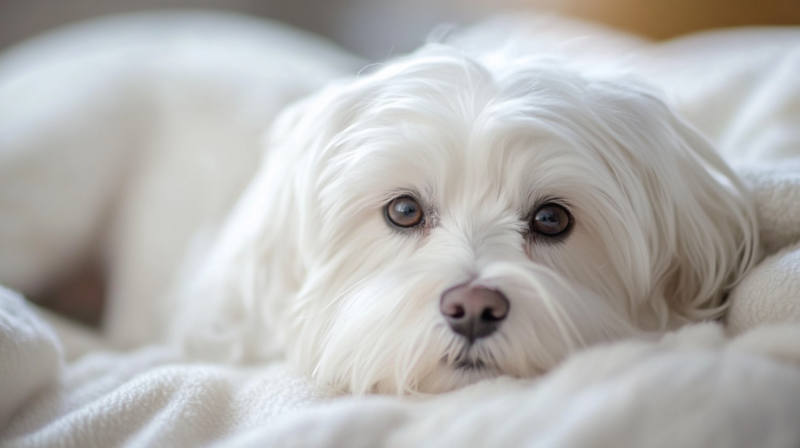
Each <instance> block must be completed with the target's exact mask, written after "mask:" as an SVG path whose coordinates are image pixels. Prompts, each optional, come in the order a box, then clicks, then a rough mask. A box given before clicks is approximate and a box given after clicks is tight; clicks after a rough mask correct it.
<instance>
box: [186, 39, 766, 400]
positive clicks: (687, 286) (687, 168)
mask: <svg viewBox="0 0 800 448" xmlns="http://www.w3.org/2000/svg"><path fill="white" fill-rule="evenodd" d="M487 61H489V57H488V56H482V55H477V56H473V57H471V56H469V55H465V54H463V53H462V52H460V51H458V50H455V49H453V48H449V47H447V46H444V45H439V44H434V45H429V46H427V47H425V48H423V49H421V50H419V51H418V52H416V53H414V54H412V55H410V56H408V57H405V58H402V59H400V60H397V61H395V62H392V63H390V64H388V65H386V66H385V67H381V68H380V69H379V70H377V71H376V72H375V73H372V74H369V75H361V76H360V77H359V78H358V79H356V80H353V81H348V82H342V83H338V84H335V85H331V86H329V87H328V88H326V89H324V90H323V91H322V92H320V93H318V94H316V95H314V96H312V97H310V98H308V99H306V100H304V101H302V102H301V103H298V104H296V105H294V106H292V107H290V108H288V109H287V110H286V111H284V112H283V114H282V116H281V117H279V119H278V120H277V122H276V123H275V125H274V126H273V128H272V131H271V134H270V138H269V140H268V143H267V151H268V152H267V157H266V158H265V160H264V161H263V163H262V165H261V167H260V169H259V171H258V172H257V174H256V175H255V177H254V178H253V180H252V181H251V183H250V185H249V186H248V187H247V189H246V191H245V192H244V193H243V195H242V196H241V198H240V200H239V201H238V203H237V205H236V206H235V208H234V209H233V211H232V212H231V214H230V216H229V217H228V219H227V221H226V223H225V224H224V226H223V228H222V231H221V232H220V234H219V236H218V238H217V240H216V243H215V245H214V248H213V249H212V250H211V251H210V252H209V253H208V254H207V256H206V257H205V258H204V262H203V263H202V265H201V266H200V267H199V268H198V270H197V271H194V272H193V273H191V274H189V275H188V277H187V281H186V284H184V285H183V287H182V288H181V292H180V295H181V301H182V303H183V306H182V308H181V311H180V312H179V316H178V319H177V323H176V325H175V328H174V331H173V337H175V338H178V339H179V340H181V341H184V342H186V343H187V344H188V346H189V348H190V349H192V350H193V351H194V352H196V353H200V352H202V353H203V354H205V355H208V354H210V353H215V354H216V355H218V356H224V357H228V358H230V359H236V360H243V361H254V360H259V359H264V358H266V357H270V356H275V355H277V354H279V353H281V351H285V353H286V354H287V355H288V357H289V359H290V360H291V362H292V363H293V364H294V366H295V367H296V368H297V369H299V370H300V371H302V372H305V373H307V374H309V375H311V376H313V377H314V378H315V379H316V380H317V381H318V382H319V383H321V384H324V385H327V386H331V387H334V388H336V389H338V390H342V391H350V392H353V393H368V392H380V393H433V392H441V391H446V390H451V389H454V388H457V387H461V386H464V385H466V384H469V383H472V382H474V381H477V380H478V379H481V378H486V377H494V376H498V375H510V376H514V377H530V376H534V375H536V374H538V373H541V372H543V371H545V370H547V369H550V368H552V367H553V366H555V365H556V364H557V363H558V362H559V361H560V360H562V359H563V358H564V357H565V356H567V355H568V354H569V353H570V352H572V351H574V350H577V349H580V348H582V347H586V346H590V345H593V344H598V343H602V342H605V341H609V340H614V339H620V338H625V337H630V336H646V335H649V334H653V333H658V332H664V331H666V330H668V329H671V328H675V327H677V326H680V325H681V324H684V323H686V322H689V321H700V320H708V319H716V318H718V317H720V315H721V313H722V312H723V310H724V309H725V304H724V295H725V293H726V291H727V290H728V289H729V288H730V287H731V286H732V285H733V284H735V283H736V281H738V279H739V278H740V277H741V276H742V275H743V274H744V273H745V272H746V271H747V270H748V269H749V267H750V266H751V264H752V263H753V261H754V259H755V257H756V254H755V251H756V247H757V241H756V239H757V232H756V228H755V218H754V212H753V205H752V203H751V199H750V197H749V195H748V193H747V191H746V189H745V188H744V187H743V185H742V184H741V182H740V181H739V180H738V179H737V178H736V176H735V175H734V174H733V173H732V172H731V170H730V169H729V168H728V167H727V165H726V164H725V163H724V162H723V161H722V160H721V159H720V158H719V156H718V155H717V154H715V152H714V150H713V148H712V147H711V145H710V144H709V143H708V141H707V140H706V139H705V138H703V137H702V136H701V135H700V134H698V133H697V132H696V131H695V130H693V129H692V128H691V127H690V126H689V125H687V124H686V123H685V122H683V121H682V120H681V119H680V118H678V117H676V116H675V115H674V114H673V113H672V112H671V111H670V109H669V107H668V106H666V105H665V104H664V103H663V102H662V101H661V100H660V99H659V96H658V95H657V94H656V93H655V92H653V91H652V89H650V88H648V87H647V86H645V85H642V84H641V83H639V82H637V81H635V80H632V79H629V78H628V77H626V76H624V75H621V74H619V73H610V74H609V73H605V74H601V73H594V72H593V71H592V70H587V69H582V68H576V67H572V66H570V65H569V64H567V63H565V62H563V61H558V60H553V59H551V58H548V57H545V56H540V55H539V56H532V57H529V58H513V59H511V58H508V59H497V58H496V57H493V58H491V63H488V62H487ZM402 194H412V195H414V196H415V197H416V198H418V199H419V200H420V201H421V203H422V204H423V207H424V209H425V212H426V215H427V219H428V222H429V223H430V225H429V226H428V227H426V229H425V230H422V231H410V232H398V231H395V230H393V229H392V228H391V227H390V226H389V225H387V223H386V221H385V219H384V217H383V209H384V206H385V205H386V203H387V202H388V201H390V200H391V199H392V198H394V197H397V196H399V195H402ZM552 199H558V200H560V201H562V202H563V203H564V204H566V205H567V206H568V208H569V209H570V211H571V213H572V214H573V216H574V219H575V225H574V228H573V229H572V231H571V233H570V234H569V236H568V237H567V238H566V239H565V240H563V241H562V242H560V243H549V242H547V241H543V240H542V239H535V240H530V239H526V237H525V236H524V233H525V229H526V228H527V225H528V223H527V218H528V217H529V216H530V214H531V213H532V212H533V210H534V208H535V206H536V205H537V204H540V203H542V201H545V200H552ZM465 281H472V282H473V283H475V284H480V285H484V286H489V287H492V288H496V289H499V290H501V291H502V292H503V293H504V294H505V295H506V296H507V297H508V300H509V302H510V313H509V316H508V318H507V319H506V320H505V321H504V322H503V323H502V324H501V326H500V327H499V330H498V331H497V333H495V334H494V335H492V336H490V337H488V338H485V339H480V340H478V341H477V342H476V344H475V345H474V346H472V347H471V348H468V347H466V346H465V344H464V343H463V341H462V340H461V339H460V338H459V337H457V335H455V334H454V333H453V332H452V331H451V330H450V329H449V328H448V326H447V324H446V323H445V321H444V319H443V318H442V316H441V315H440V313H439V309H438V303H439V298H440V296H441V294H442V292H443V291H444V290H446V289H447V288H449V287H451V286H453V285H456V284H459V283H462V282H465ZM463 357H466V358H468V359H471V360H481V361H483V362H484V363H485V364H486V365H487V367H486V368H484V369H473V370H461V369H458V368H456V367H454V366H453V363H454V362H455V360H456V359H461V358H463Z"/></svg>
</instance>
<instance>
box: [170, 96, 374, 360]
mask: <svg viewBox="0 0 800 448" xmlns="http://www.w3.org/2000/svg"><path fill="white" fill-rule="evenodd" d="M362 87H363V86H360V85H358V84H357V83H355V84H354V83H351V84H347V85H332V86H329V87H328V88H326V89H325V90H323V91H322V92H319V93H317V94H315V95H313V96H312V97H309V98H306V99H305V100H302V101H300V102H298V103H296V104H294V105H292V106H290V107H289V108H287V109H286V110H285V111H284V112H282V113H281V115H280V116H279V117H278V118H277V119H276V121H275V123H273V125H272V127H271V130H270V132H269V134H268V139H267V141H266V144H265V153H264V160H263V162H262V165H261V167H260V169H259V170H258V172H257V174H256V175H255V177H254V178H253V179H252V180H251V182H250V184H249V185H248V187H247V188H246V190H245V191H244V193H243V194H242V196H241V197H240V199H239V201H238V202H237V204H236V205H235V207H234V209H233V210H232V211H231V213H230V214H229V216H228V218H227V219H226V221H225V223H224V224H223V226H222V228H221V229H220V231H219V233H218V235H217V237H216V239H215V241H214V242H213V244H212V246H211V249H210V251H209V252H208V253H205V254H200V256H199V257H197V256H196V258H202V262H200V263H197V266H195V267H194V268H192V267H190V268H189V269H188V270H187V274H186V276H187V277H188V278H186V279H185V281H184V282H182V283H183V286H182V289H181V290H179V291H177V292H176V296H177V297H176V302H177V307H178V308H179V310H178V312H177V316H176V317H177V320H176V322H175V324H174V326H173V328H172V331H171V335H172V338H173V340H174V341H175V342H177V343H178V344H179V345H181V346H183V347H184V348H185V349H186V350H187V351H188V352H189V354H190V355H192V356H195V357H202V358H212V359H227V360H233V361H249V360H255V359H268V358H270V357H273V356H278V355H279V354H280V353H281V352H282V349H283V336H282V333H281V331H282V330H283V329H285V328H286V325H285V323H284V322H281V319H285V316H286V313H285V311H286V308H287V307H288V306H291V305H290V304H291V303H292V300H293V298H294V297H296V296H297V294H298V293H299V291H300V289H301V288H302V287H303V286H304V284H305V279H306V276H307V273H308V271H309V266H310V265H311V264H312V263H314V254H315V251H316V250H317V247H316V239H317V238H316V235H318V233H319V230H320V229H319V228H318V227H319V222H320V219H319V217H318V216H317V215H318V210H317V208H318V207H317V205H316V202H317V200H318V196H319V191H318V185H317V184H318V180H319V177H320V174H321V171H322V169H323V168H324V160H326V158H327V156H326V151H328V149H329V148H328V146H330V142H331V141H332V140H333V139H334V137H335V135H336V134H337V133H339V132H340V131H341V130H342V129H343V128H344V127H345V126H346V125H347V120H348V118H349V117H351V115H352V114H353V108H354V107H356V105H357V103H358V100H359V99H361V98H362V95H361V94H360V93H359V89H361V88H362ZM195 255H196V254H195Z"/></svg>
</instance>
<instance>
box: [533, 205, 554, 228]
mask: <svg viewBox="0 0 800 448" xmlns="http://www.w3.org/2000/svg"><path fill="white" fill-rule="evenodd" d="M536 221H538V222H539V223H540V224H542V225H544V226H545V227H550V228H553V229H557V228H558V227H559V225H560V220H559V216H558V213H557V212H556V211H555V210H553V209H544V210H542V211H540V212H539V213H537V214H536Z"/></svg>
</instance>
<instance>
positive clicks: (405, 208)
mask: <svg viewBox="0 0 800 448" xmlns="http://www.w3.org/2000/svg"><path fill="white" fill-rule="evenodd" d="M394 210H395V212H396V213H397V214H398V216H397V217H398V218H400V219H401V220H403V221H412V220H414V219H415V218H416V217H417V205H416V204H414V203H413V202H411V201H398V202H397V205H395V206H394Z"/></svg>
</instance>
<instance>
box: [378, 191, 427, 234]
mask: <svg viewBox="0 0 800 448" xmlns="http://www.w3.org/2000/svg"><path fill="white" fill-rule="evenodd" d="M423 217H424V215H423V214H422V207H420V205H419V202H417V201H415V200H414V199H413V198H411V197H408V196H401V197H399V198H395V199H393V200H392V202H390V203H389V204H387V205H386V219H388V220H389V222H390V223H392V224H394V225H396V226H397V227H403V228H407V227H414V226H416V225H419V224H420V223H421V222H422V218H423Z"/></svg>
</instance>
